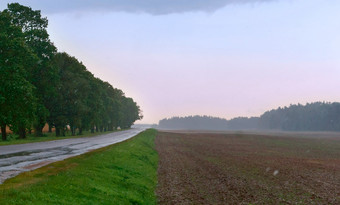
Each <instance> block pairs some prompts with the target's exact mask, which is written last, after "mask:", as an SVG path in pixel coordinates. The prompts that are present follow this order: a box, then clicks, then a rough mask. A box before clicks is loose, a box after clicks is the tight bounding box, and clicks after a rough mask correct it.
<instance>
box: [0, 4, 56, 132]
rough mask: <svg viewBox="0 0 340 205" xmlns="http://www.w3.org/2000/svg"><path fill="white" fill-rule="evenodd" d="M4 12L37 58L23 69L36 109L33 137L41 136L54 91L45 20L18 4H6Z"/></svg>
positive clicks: (53, 74) (49, 43) (50, 54)
mask: <svg viewBox="0 0 340 205" xmlns="http://www.w3.org/2000/svg"><path fill="white" fill-rule="evenodd" d="M5 11H6V12H7V13H9V14H10V15H11V17H12V24H13V25H15V26H17V27H20V28H21V30H22V33H23V36H24V37H25V43H26V45H27V46H28V47H29V48H30V49H31V50H32V51H33V53H34V54H35V55H36V56H37V57H38V58H39V60H37V61H36V62H35V64H34V66H27V67H25V69H26V71H27V72H28V73H29V76H28V78H27V80H28V81H29V82H30V83H31V84H33V85H34V86H35V88H36V89H35V96H36V97H37V109H36V112H35V117H36V120H35V121H34V127H35V131H36V134H37V135H42V128H43V127H44V126H45V124H46V118H47V116H48V114H49V112H48V109H49V108H50V104H49V102H50V98H51V96H53V93H54V92H55V87H56V85H55V78H56V72H55V70H54V69H53V67H51V58H52V57H53V56H54V54H55V52H56V48H55V46H54V45H53V44H52V43H51V41H50V39H49V35H48V33H47V30H46V29H47V25H48V20H47V18H43V17H42V16H41V14H40V11H34V10H32V9H31V8H30V7H26V6H22V5H20V4H18V3H12V4H8V9H7V10H5Z"/></svg>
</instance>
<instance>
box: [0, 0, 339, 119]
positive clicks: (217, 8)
mask: <svg viewBox="0 0 340 205" xmlns="http://www.w3.org/2000/svg"><path fill="white" fill-rule="evenodd" d="M141 1H142V0H141ZM40 2H41V1H40ZM46 2H48V1H46ZM50 2H52V1H50ZM65 2H66V1H65ZM73 2H74V4H72V5H69V7H67V4H66V3H65V4H66V6H65V7H63V6H60V8H59V7H58V8H55V7H53V8H54V9H52V6H50V7H49V3H44V4H41V3H39V1H36V0H31V1H30V0H26V1H19V3H22V4H24V5H30V6H31V7H32V8H33V9H41V10H42V13H43V15H45V16H47V17H48V19H49V22H50V24H49V33H50V35H51V40H52V41H53V42H54V43H55V45H56V46H57V48H58V49H59V51H66V52H68V53H69V54H71V55H73V56H76V57H77V58H78V59H79V60H80V61H83V63H84V64H85V65H86V66H87V68H88V69H89V70H90V71H91V72H92V73H94V74H95V75H96V76H97V77H100V78H101V79H103V80H105V81H109V82H110V83H111V84H112V85H113V86H114V87H117V88H120V89H122V90H123V91H124V92H125V93H126V95H127V96H129V97H132V98H134V100H135V101H137V103H138V104H139V105H140V106H141V109H142V110H143V114H144V119H143V120H142V121H139V122H138V123H157V122H158V120H160V119H162V118H165V117H171V116H186V115H197V114H198V115H211V116H217V117H223V118H227V119H230V118H232V117H237V116H258V115H260V114H262V113H263V112H264V111H266V110H270V109H273V108H277V107H279V106H288V105H289V104H291V103H306V102H314V101H340V92H339V88H340V21H339V19H340V12H339V11H340V1H332V0H308V1H305V0H296V1H290V0H272V1H271V0H268V1H256V0H249V1H246V2H248V3H238V4H235V1H231V0H226V1H225V3H223V5H222V4H221V5H220V4H217V3H216V4H214V2H215V1H211V2H212V3H211V5H210V7H209V6H207V5H205V6H204V5H203V6H204V7H202V8H199V7H198V6H193V5H191V4H190V1H185V2H186V3H185V5H180V4H181V3H180V2H181V1H174V2H175V3H174V4H176V5H175V6H174V5H172V6H173V7H169V6H167V7H166V6H162V5H156V6H152V7H151V6H150V7H141V6H140V5H133V1H126V2H128V3H122V2H124V1H118V0H116V1H112V2H111V3H107V2H109V1H104V2H106V3H107V4H108V5H107V8H104V7H103V8H102V7H100V5H88V6H86V3H83V4H82V3H81V2H82V1H73ZM76 2H78V3H79V2H80V3H79V5H77V4H76ZM94 2H96V1H94ZM146 2H152V0H148V1H146ZM164 2H167V3H168V2H169V1H164ZM188 2H189V3H188ZM208 2H209V1H208ZM216 2H222V1H216ZM249 2H250V3H249ZM6 3H8V2H1V3H0V8H1V9H3V8H5V4H6ZM51 4H52V3H51ZM93 4H95V3H93ZM177 4H178V5H177ZM192 4H195V1H192ZM204 4H206V3H204ZM60 5H63V4H62V3H61V4H60ZM80 5H81V6H80ZM144 6H145V5H144ZM157 6H158V7H157ZM35 7H37V8H35ZM66 7H67V8H66ZM91 8H93V9H91ZM168 8H173V9H168ZM205 8H209V9H205ZM58 9H59V10H58Z"/></svg>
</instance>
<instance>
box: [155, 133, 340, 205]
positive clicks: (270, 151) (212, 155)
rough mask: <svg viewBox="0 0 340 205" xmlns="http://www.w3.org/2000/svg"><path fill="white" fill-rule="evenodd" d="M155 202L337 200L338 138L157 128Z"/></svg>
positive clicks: (339, 199)
mask: <svg viewBox="0 0 340 205" xmlns="http://www.w3.org/2000/svg"><path fill="white" fill-rule="evenodd" d="M156 148H157V151H158V153H159V168H158V187H157V195H158V200H159V203H160V204H340V138H322V136H320V137H318V138H315V137H312V138H308V137H292V136H289V137H287V136H270V135H267V136H266V135H260V134H256V135H252V134H240V133H235V134H231V133H228V134H226V133H196V132H193V133H191V132H183V133H180V132H170V131H167V132H159V133H158V136H157V137H156Z"/></svg>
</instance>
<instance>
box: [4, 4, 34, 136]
mask: <svg viewBox="0 0 340 205" xmlns="http://www.w3.org/2000/svg"><path fill="white" fill-rule="evenodd" d="M12 20H13V19H12V17H11V15H10V14H9V13H8V12H7V11H3V12H0V73H1V74H0V82H1V86H0V125H1V132H2V139H3V140H6V125H9V126H10V127H11V129H12V130H14V131H17V132H19V136H20V137H21V138H25V136H26V128H28V127H30V126H31V122H32V119H33V116H34V111H35V109H36V107H35V105H36V104H35V101H36V99H35V97H34V90H35V87H34V86H33V85H32V84H31V83H30V82H29V81H27V80H26V79H27V75H28V73H27V72H26V69H27V67H33V66H34V64H35V63H36V62H37V61H38V59H37V57H36V56H35V55H34V54H33V53H32V51H31V49H30V48H29V47H28V46H27V44H26V43H25V39H24V35H23V33H22V31H21V28H20V27H18V26H15V25H13V24H12Z"/></svg>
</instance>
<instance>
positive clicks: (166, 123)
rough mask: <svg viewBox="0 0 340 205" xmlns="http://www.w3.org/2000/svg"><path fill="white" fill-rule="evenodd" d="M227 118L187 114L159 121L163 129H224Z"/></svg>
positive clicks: (159, 126)
mask: <svg viewBox="0 0 340 205" xmlns="http://www.w3.org/2000/svg"><path fill="white" fill-rule="evenodd" d="M227 123H228V121H227V120H226V119H222V118H218V117H211V116H199V115H195V116H187V117H172V118H166V119H162V120H160V121H159V123H158V128H161V129H189V130H224V129H227Z"/></svg>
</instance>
